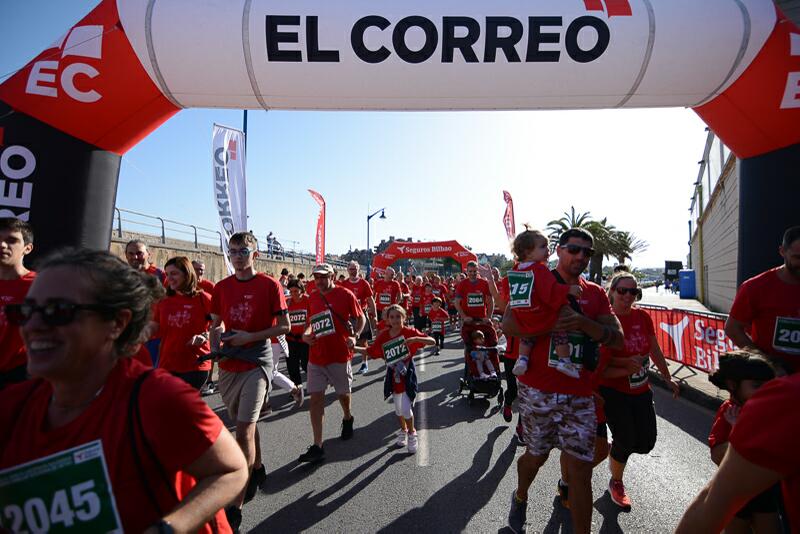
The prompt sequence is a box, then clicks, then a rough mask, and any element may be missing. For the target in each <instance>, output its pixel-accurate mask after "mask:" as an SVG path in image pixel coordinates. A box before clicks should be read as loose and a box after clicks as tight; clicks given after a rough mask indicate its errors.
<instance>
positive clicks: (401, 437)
mask: <svg viewBox="0 0 800 534" xmlns="http://www.w3.org/2000/svg"><path fill="white" fill-rule="evenodd" d="M407 439H408V433H407V432H406V431H405V430H400V431H398V433H397V441H395V442H394V444H395V446H396V447H397V448H398V449H402V448H403V447H405V446H406V440H407Z"/></svg>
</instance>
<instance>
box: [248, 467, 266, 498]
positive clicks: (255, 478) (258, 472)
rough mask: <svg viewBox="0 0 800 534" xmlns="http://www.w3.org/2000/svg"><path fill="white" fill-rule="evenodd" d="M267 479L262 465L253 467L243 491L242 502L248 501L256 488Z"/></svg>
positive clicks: (254, 494)
mask: <svg viewBox="0 0 800 534" xmlns="http://www.w3.org/2000/svg"><path fill="white" fill-rule="evenodd" d="M266 480H267V469H266V467H264V466H263V465H262V466H261V467H259V468H258V469H253V470H252V471H251V472H250V478H249V479H248V481H247V488H246V489H245V492H244V502H246V503H247V502H250V501H252V500H253V497H255V496H256V493H257V492H258V488H260V487H261V484H263V483H264V482H266Z"/></svg>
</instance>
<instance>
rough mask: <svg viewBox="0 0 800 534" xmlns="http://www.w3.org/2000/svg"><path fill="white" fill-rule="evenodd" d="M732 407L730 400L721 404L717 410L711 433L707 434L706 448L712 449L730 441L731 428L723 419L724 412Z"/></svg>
mask: <svg viewBox="0 0 800 534" xmlns="http://www.w3.org/2000/svg"><path fill="white" fill-rule="evenodd" d="M731 406H733V403H732V402H731V401H730V400H726V401H725V402H723V403H722V406H720V407H719V410H717V416H716V417H715V418H714V424H712V425H711V432H710V433H709V434H708V448H709V449H713V448H714V447H716V446H717V445H722V444H723V443H727V442H728V441H730V439H731V431H732V430H733V426H731V424H730V423H729V422H728V420H727V419H725V412H727V411H728V409H730V407H731Z"/></svg>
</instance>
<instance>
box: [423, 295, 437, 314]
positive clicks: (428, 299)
mask: <svg viewBox="0 0 800 534" xmlns="http://www.w3.org/2000/svg"><path fill="white" fill-rule="evenodd" d="M435 298H436V295H434V294H433V293H423V294H422V299H420V302H419V314H420V315H422V316H423V317H427V316H428V314H429V313H430V312H431V308H433V305H432V304H431V303H432V302H433V299H435Z"/></svg>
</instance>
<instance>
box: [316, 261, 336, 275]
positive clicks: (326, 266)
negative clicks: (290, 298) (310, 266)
mask: <svg viewBox="0 0 800 534" xmlns="http://www.w3.org/2000/svg"><path fill="white" fill-rule="evenodd" d="M311 274H323V275H328V274H333V267H331V264H330V263H320V264H319V265H317V266H316V267H314V270H313V271H311Z"/></svg>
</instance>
